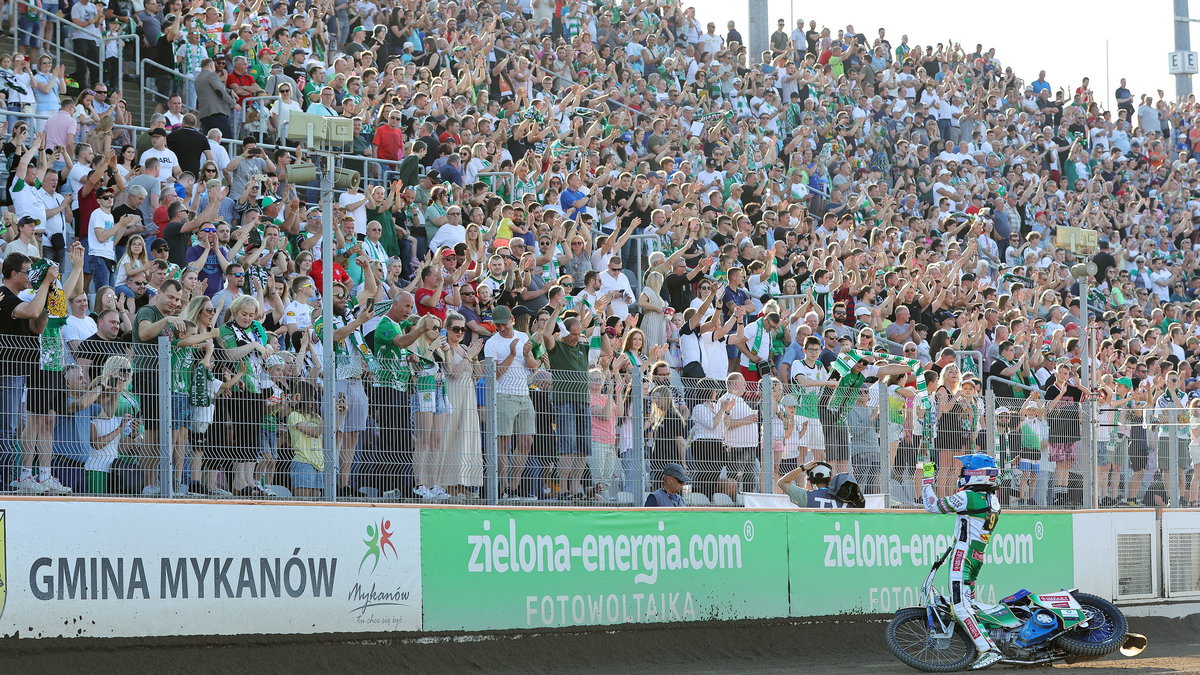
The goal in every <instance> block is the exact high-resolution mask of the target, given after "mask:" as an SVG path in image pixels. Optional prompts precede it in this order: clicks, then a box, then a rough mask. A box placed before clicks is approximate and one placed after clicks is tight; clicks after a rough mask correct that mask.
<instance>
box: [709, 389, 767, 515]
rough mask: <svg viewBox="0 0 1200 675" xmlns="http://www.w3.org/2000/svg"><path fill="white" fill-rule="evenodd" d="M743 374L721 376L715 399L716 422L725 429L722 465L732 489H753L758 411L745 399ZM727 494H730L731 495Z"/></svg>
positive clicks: (757, 437)
mask: <svg viewBox="0 0 1200 675" xmlns="http://www.w3.org/2000/svg"><path fill="white" fill-rule="evenodd" d="M745 394H746V378H745V377H743V376H742V374H741V373H730V374H729V376H728V377H726V378H725V394H724V395H722V396H721V398H720V399H719V400H718V401H717V405H718V415H717V420H716V424H718V425H720V427H721V428H723V429H724V430H725V447H726V466H727V467H728V468H729V480H730V481H732V482H733V483H734V486H733V491H734V494H736V491H737V490H743V491H747V490H751V491H752V490H754V489H755V486H754V472H753V465H754V460H755V458H756V457H757V455H758V443H759V441H760V440H761V438H762V437H761V436H760V435H759V432H758V411H756V410H754V408H751V407H750V405H749V404H748V403H746V399H745ZM734 494H730V496H731V497H732V496H734Z"/></svg>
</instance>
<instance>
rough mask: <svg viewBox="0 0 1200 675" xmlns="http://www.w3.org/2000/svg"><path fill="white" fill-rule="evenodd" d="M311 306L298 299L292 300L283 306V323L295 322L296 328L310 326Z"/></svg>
mask: <svg viewBox="0 0 1200 675" xmlns="http://www.w3.org/2000/svg"><path fill="white" fill-rule="evenodd" d="M312 311H313V310H312V307H310V306H309V305H308V304H307V303H303V302H300V301H299V300H292V301H291V302H289V303H288V304H287V307H284V308H283V323H285V324H289V323H294V324H296V328H297V329H298V330H308V329H309V328H312V323H313V321H312Z"/></svg>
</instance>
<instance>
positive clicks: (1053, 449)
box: [1050, 443, 1079, 462]
mask: <svg viewBox="0 0 1200 675" xmlns="http://www.w3.org/2000/svg"><path fill="white" fill-rule="evenodd" d="M1078 445H1079V444H1078V443H1051V444H1050V461H1051V462H1074V461H1075V448H1076V447H1077V446H1078Z"/></svg>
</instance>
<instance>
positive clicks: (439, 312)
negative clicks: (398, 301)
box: [413, 288, 448, 321]
mask: <svg viewBox="0 0 1200 675" xmlns="http://www.w3.org/2000/svg"><path fill="white" fill-rule="evenodd" d="M447 293H448V291H444V290H443V291H442V297H441V298H439V299H438V303H437V305H436V306H434V307H429V306H428V305H426V304H425V303H423V302H421V300H422V299H424V298H429V297H432V296H433V291H432V290H430V289H428V288H418V289H417V292H416V293H414V294H413V297H414V298H415V299H416V301H417V316H425V315H426V314H432V315H434V316H436V317H437V318H439V319H441V320H442V321H445V320H446V294H447Z"/></svg>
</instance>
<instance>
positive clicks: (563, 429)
mask: <svg viewBox="0 0 1200 675" xmlns="http://www.w3.org/2000/svg"><path fill="white" fill-rule="evenodd" d="M554 422H555V428H554V430H555V432H556V433H557V434H558V454H560V455H582V456H587V455H588V453H589V450H590V448H591V446H592V415H591V412H590V411H589V410H588V405H587V403H584V402H583V401H574V402H571V403H555V404H554Z"/></svg>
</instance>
